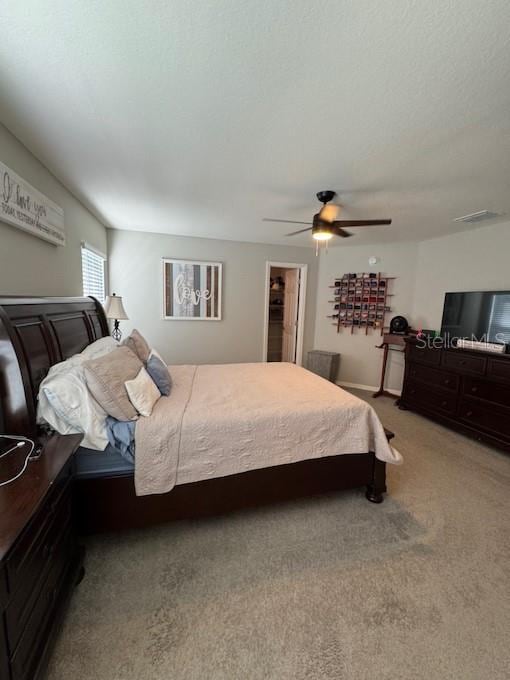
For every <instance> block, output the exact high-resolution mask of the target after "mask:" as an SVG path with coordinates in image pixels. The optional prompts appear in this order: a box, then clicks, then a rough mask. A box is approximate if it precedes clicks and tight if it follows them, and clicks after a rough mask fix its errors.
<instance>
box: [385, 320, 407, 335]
mask: <svg viewBox="0 0 510 680" xmlns="http://www.w3.org/2000/svg"><path fill="white" fill-rule="evenodd" d="M408 328H409V324H408V323H407V319H406V318H405V317H403V316H394V317H393V319H392V320H391V321H390V333H402V334H404V333H407V329H408Z"/></svg>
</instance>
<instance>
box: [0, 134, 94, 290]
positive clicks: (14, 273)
mask: <svg viewBox="0 0 510 680" xmlns="http://www.w3.org/2000/svg"><path fill="white" fill-rule="evenodd" d="M0 160H1V161H3V162H4V163H5V164H6V165H7V166H9V167H10V168H11V169H12V170H14V172H16V173H17V174H18V175H20V177H22V178H23V179H25V180H26V181H27V182H29V183H30V184H32V185H33V186H34V187H35V188H36V189H38V190H39V191H41V192H42V193H43V194H45V195H46V196H48V197H49V198H51V199H52V200H53V201H55V203H57V204H58V205H60V206H61V207H62V208H63V209H64V217H65V230H66V245H65V246H63V247H62V246H54V245H52V244H51V243H47V242H46V241H43V240H42V239H40V238H37V237H36V236H32V235H31V234H28V233H27V232H24V231H21V230H20V229H17V228H16V227H13V226H11V225H8V224H6V223H5V222H2V221H1V220H0V294H3V295H82V292H83V290H82V278H81V252H80V242H81V241H88V242H89V243H90V244H92V245H93V246H95V247H96V248H98V249H99V250H101V251H102V252H106V247H107V243H106V229H105V228H104V226H103V225H102V224H101V223H100V222H99V221H98V220H97V219H96V218H95V217H94V216H93V215H91V213H89V212H88V210H87V209H86V208H85V207H84V206H83V205H82V204H81V203H80V202H79V201H78V200H77V199H76V198H75V197H74V196H73V195H72V194H71V193H70V192H69V191H68V190H67V189H66V188H65V187H64V186H63V185H62V184H61V183H60V182H59V181H58V180H57V179H56V178H55V177H54V176H53V175H52V174H51V173H50V172H49V170H48V169H47V168H46V167H45V166H44V165H43V164H42V163H40V162H39V161H38V160H37V159H36V158H35V156H33V155H32V154H31V153H30V152H29V151H28V149H26V147H24V146H23V144H21V142H19V141H18V140H17V139H16V138H15V137H14V136H13V135H12V134H11V133H10V132H9V131H8V130H7V129H6V128H5V127H4V126H3V125H0Z"/></svg>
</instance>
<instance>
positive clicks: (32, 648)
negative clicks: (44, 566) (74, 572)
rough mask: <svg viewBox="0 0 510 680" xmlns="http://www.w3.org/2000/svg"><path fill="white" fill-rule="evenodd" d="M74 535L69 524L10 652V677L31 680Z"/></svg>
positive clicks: (62, 584)
mask: <svg viewBox="0 0 510 680" xmlns="http://www.w3.org/2000/svg"><path fill="white" fill-rule="evenodd" d="M73 546H74V536H73V533H72V527H71V526H69V528H68V530H67V531H66V533H65V535H64V536H63V537H62V540H61V541H60V542H59V550H58V551H57V552H56V553H55V555H54V556H53V559H52V563H51V568H50V570H49V573H47V578H46V579H45V582H44V585H43V587H42V589H41V593H40V596H39V597H38V598H37V601H36V604H35V607H34V609H33V611H32V613H31V616H30V618H29V620H28V623H27V626H26V627H25V629H24V631H23V634H22V636H21V638H20V641H19V643H18V646H17V648H16V650H15V651H14V654H12V655H11V670H12V680H32V678H33V675H34V673H33V671H34V668H35V667H36V666H37V664H38V662H39V657H40V655H41V651H42V647H43V646H44V644H45V642H46V639H47V629H48V625H49V621H50V619H51V617H52V615H53V611H54V609H55V607H56V606H57V604H58V600H59V597H60V595H61V592H62V591H63V590H65V588H66V586H67V584H66V575H67V574H68V573H69V568H70V564H71V562H72V555H73Z"/></svg>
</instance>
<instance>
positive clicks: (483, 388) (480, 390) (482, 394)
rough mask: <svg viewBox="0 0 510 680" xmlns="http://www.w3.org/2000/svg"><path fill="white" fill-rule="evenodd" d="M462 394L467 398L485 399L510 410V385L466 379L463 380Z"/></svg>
mask: <svg viewBox="0 0 510 680" xmlns="http://www.w3.org/2000/svg"><path fill="white" fill-rule="evenodd" d="M462 393H463V395H465V396H469V397H476V398H477V399H484V400H485V401H490V402H492V403H494V404H499V405H500V406H505V407H506V408H508V409H510V385H509V386H507V385H502V384H500V383H496V382H488V381H487V380H482V379H480V378H468V377H465V378H463V380H462ZM509 417H510V414H509Z"/></svg>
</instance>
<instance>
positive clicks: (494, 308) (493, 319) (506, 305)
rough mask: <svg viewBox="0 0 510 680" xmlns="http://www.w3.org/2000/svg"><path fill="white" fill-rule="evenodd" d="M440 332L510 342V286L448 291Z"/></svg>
mask: <svg viewBox="0 0 510 680" xmlns="http://www.w3.org/2000/svg"><path fill="white" fill-rule="evenodd" d="M441 335H442V336H443V337H445V338H448V339H449V341H450V342H453V343H454V342H455V340H456V339H457V338H465V339H468V340H478V341H479V342H496V343H499V344H503V345H510V290H493V291H473V292H469V293H446V294H445V298H444V308H443V320H442V322H441Z"/></svg>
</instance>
